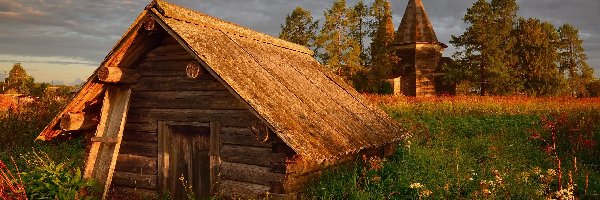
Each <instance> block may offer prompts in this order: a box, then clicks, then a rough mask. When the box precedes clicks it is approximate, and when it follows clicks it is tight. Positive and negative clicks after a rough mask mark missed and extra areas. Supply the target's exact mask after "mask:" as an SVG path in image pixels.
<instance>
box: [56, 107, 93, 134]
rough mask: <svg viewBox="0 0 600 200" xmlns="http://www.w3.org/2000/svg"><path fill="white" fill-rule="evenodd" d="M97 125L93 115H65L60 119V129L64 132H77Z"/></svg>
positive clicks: (79, 113)
mask: <svg viewBox="0 0 600 200" xmlns="http://www.w3.org/2000/svg"><path fill="white" fill-rule="evenodd" d="M96 125H98V121H97V118H96V115H95V114H92V113H84V112H78V113H66V114H64V115H63V117H62V119H60V128H61V129H62V130H64V131H79V130H88V129H93V128H94V127H96Z"/></svg>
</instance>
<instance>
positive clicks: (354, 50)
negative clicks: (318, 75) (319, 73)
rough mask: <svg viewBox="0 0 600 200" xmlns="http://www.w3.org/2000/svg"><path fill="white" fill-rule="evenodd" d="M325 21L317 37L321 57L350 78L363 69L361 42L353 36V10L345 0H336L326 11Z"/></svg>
mask: <svg viewBox="0 0 600 200" xmlns="http://www.w3.org/2000/svg"><path fill="white" fill-rule="evenodd" d="M324 14H325V22H324V24H323V28H322V29H321V31H320V35H319V36H318V37H317V48H318V49H319V50H321V51H322V52H319V53H318V55H319V58H320V59H321V60H322V61H323V63H324V64H325V65H326V66H327V67H329V68H330V69H332V70H334V71H335V72H336V73H337V74H338V75H340V76H342V77H344V78H346V79H347V80H350V78H351V77H352V76H353V75H354V74H356V73H357V72H358V71H360V70H362V65H361V59H360V54H361V49H362V47H361V46H360V42H359V41H356V40H355V38H353V37H352V36H351V34H352V33H353V32H352V30H353V29H352V28H351V27H352V23H353V21H352V20H351V17H352V16H351V15H352V14H351V11H350V10H349V9H348V8H346V1H345V0H336V1H334V3H333V5H332V6H331V8H328V9H327V10H326V11H325V12H324Z"/></svg>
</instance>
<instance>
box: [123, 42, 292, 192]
mask: <svg viewBox="0 0 600 200" xmlns="http://www.w3.org/2000/svg"><path fill="white" fill-rule="evenodd" d="M184 52H185V53H187V51H185V49H183V48H182V47H181V46H180V45H178V44H175V43H173V39H172V38H167V39H165V40H164V41H163V42H162V44H161V45H159V46H158V47H157V48H155V49H154V50H151V51H150V53H148V55H147V56H146V58H145V59H144V60H142V61H141V62H140V64H139V65H138V67H137V68H136V73H137V74H139V75H140V76H141V77H140V79H139V81H138V82H137V83H136V84H133V85H132V86H131V87H132V89H133V92H132V97H131V106H130V110H129V114H128V118H127V124H126V126H125V132H124V136H123V143H122V145H121V155H119V158H118V163H117V167H116V171H117V172H118V173H119V175H120V177H123V175H129V176H130V177H133V178H134V180H138V181H125V180H122V179H118V181H113V185H114V186H115V187H117V188H129V189H142V190H148V189H153V190H160V188H163V187H167V185H163V186H161V184H167V183H169V182H172V183H169V184H176V185H177V186H179V185H180V184H181V183H180V181H179V179H178V178H179V176H177V177H174V178H168V179H169V180H163V178H160V177H161V176H162V177H166V175H165V172H164V171H162V170H163V169H162V168H164V167H165V166H160V164H159V163H161V162H159V160H160V159H163V160H164V159H165V158H164V157H163V156H161V154H160V152H161V147H160V145H159V142H166V143H169V142H171V143H172V142H173V141H172V140H173V138H166V137H164V138H159V132H161V130H163V129H165V128H166V126H165V124H163V126H160V123H159V122H168V123H167V124H171V125H177V124H180V125H185V124H197V125H202V124H205V125H206V126H210V128H211V129H210V130H211V137H210V140H211V141H210V145H212V146H211V149H218V150H215V151H212V152H209V154H208V156H209V159H210V166H209V168H210V169H209V170H210V175H211V176H210V179H211V181H210V182H211V183H220V181H219V180H220V179H221V177H219V176H217V175H218V174H220V173H219V172H220V167H221V160H222V156H223V153H224V154H225V156H227V159H228V161H227V162H228V163H229V164H231V165H236V166H249V170H250V172H253V173H252V174H248V175H243V176H240V175H236V176H231V177H227V178H230V179H233V180H237V182H239V183H242V184H245V183H247V184H254V185H260V187H266V188H268V189H267V190H266V191H269V190H270V187H271V185H281V183H282V182H283V178H282V177H284V176H285V175H284V174H282V173H275V172H270V171H272V170H271V165H274V164H273V163H275V162H278V163H280V164H282V163H285V155H284V154H281V153H272V152H273V151H272V146H273V145H272V141H273V140H277V141H279V142H282V141H281V140H280V139H278V138H276V137H275V138H269V137H268V136H265V135H260V134H257V133H254V132H253V131H252V127H253V126H256V125H257V124H261V122H260V120H259V119H258V118H257V117H256V116H254V115H253V114H252V113H251V112H250V111H248V110H247V107H246V106H245V104H244V103H242V102H240V100H238V99H237V98H236V97H234V96H233V95H232V94H231V93H229V91H228V90H227V89H226V87H225V86H223V85H222V84H221V83H220V82H219V81H217V80H216V79H215V78H214V77H212V75H211V74H209V73H208V72H202V73H203V75H202V76H199V77H197V78H195V79H192V78H189V77H187V73H186V67H187V65H188V64H189V63H191V62H194V60H190V58H191V57H189V55H188V56H187V57H186V56H185V54H184ZM169 55H172V56H174V57H170V56H169ZM183 58H186V59H183ZM201 70H202V71H203V70H205V69H203V68H202V69H201ZM266 130H268V129H266ZM271 134H272V135H271V136H272V137H274V134H273V133H271ZM223 145H226V146H223ZM170 148H175V147H170ZM246 148H249V151H246V150H248V149H246ZM162 151H164V150H162ZM181 152H183V150H182V151H181ZM239 152H242V154H241V155H242V156H240V155H236V154H239ZM192 155H193V154H192ZM192 155H190V156H192ZM171 156H175V155H170V157H171ZM263 156H266V157H264V158H263ZM236 162H239V163H236ZM163 163H164V162H163ZM244 163H246V164H244ZM259 165H261V166H259ZM257 169H260V170H259V171H256V170H257ZM198 170H200V168H198ZM227 170H229V171H232V172H237V173H238V174H239V173H241V172H244V170H248V169H243V168H232V167H229V168H227ZM261 170H262V171H261ZM254 171H256V172H257V173H254ZM207 172H209V171H208V170H207ZM198 173H200V172H198ZM192 174H193V173H192ZM221 174H222V173H221ZM264 175H268V176H264ZM150 176H154V177H156V183H157V185H156V186H155V185H154V183H153V182H149V181H147V179H148V178H149V177H150ZM172 176H175V174H172ZM270 177H277V178H278V179H276V180H274V181H270V182H269V180H267V178H270ZM144 178H145V179H144ZM227 178H224V179H222V180H224V181H227V180H230V179H227ZM143 180H146V181H143ZM256 180H262V181H260V182H259V183H260V184H256V182H257V181H256ZM272 182H276V183H272ZM149 184H151V185H152V187H153V188H152V187H150V185H149ZM261 184H262V185H261ZM196 187H198V188H199V187H200V186H194V188H196ZM217 188H220V187H217V185H214V187H213V189H212V191H211V192H210V193H212V194H215V193H218V192H219V190H217ZM249 191H252V190H249ZM202 193H204V192H202ZM256 195H258V194H256Z"/></svg>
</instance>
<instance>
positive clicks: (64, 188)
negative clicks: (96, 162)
mask: <svg viewBox="0 0 600 200" xmlns="http://www.w3.org/2000/svg"><path fill="white" fill-rule="evenodd" d="M41 154H42V156H40V155H39V154H38V153H36V152H35V151H34V152H32V153H31V154H30V155H27V156H25V158H27V159H28V160H27V161H28V163H29V164H28V166H30V169H29V171H28V172H23V173H21V176H22V178H23V183H24V184H25V189H26V190H27V195H28V197H29V198H30V199H90V198H91V197H87V196H84V194H80V193H79V192H80V191H82V189H88V188H92V186H94V182H93V181H90V180H85V179H83V177H82V174H81V170H80V169H79V168H77V169H75V170H74V171H71V170H69V169H68V168H66V167H65V164H64V163H60V164H56V163H54V162H53V161H52V160H50V158H49V157H48V156H47V155H46V154H44V153H41Z"/></svg>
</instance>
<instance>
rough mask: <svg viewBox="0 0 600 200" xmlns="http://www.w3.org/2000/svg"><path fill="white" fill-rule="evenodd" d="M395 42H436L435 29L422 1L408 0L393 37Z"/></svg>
mask: <svg viewBox="0 0 600 200" xmlns="http://www.w3.org/2000/svg"><path fill="white" fill-rule="evenodd" d="M395 43H396V44H400V45H402V44H414V43H438V39H437V36H436V35H435V31H433V26H432V25H431V21H429V17H428V16H427V12H426V11H425V7H424V6H423V2H421V0H409V1H408V5H406V10H405V11H404V16H403V17H402V22H400V26H399V27H398V31H397V32H396V38H395Z"/></svg>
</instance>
